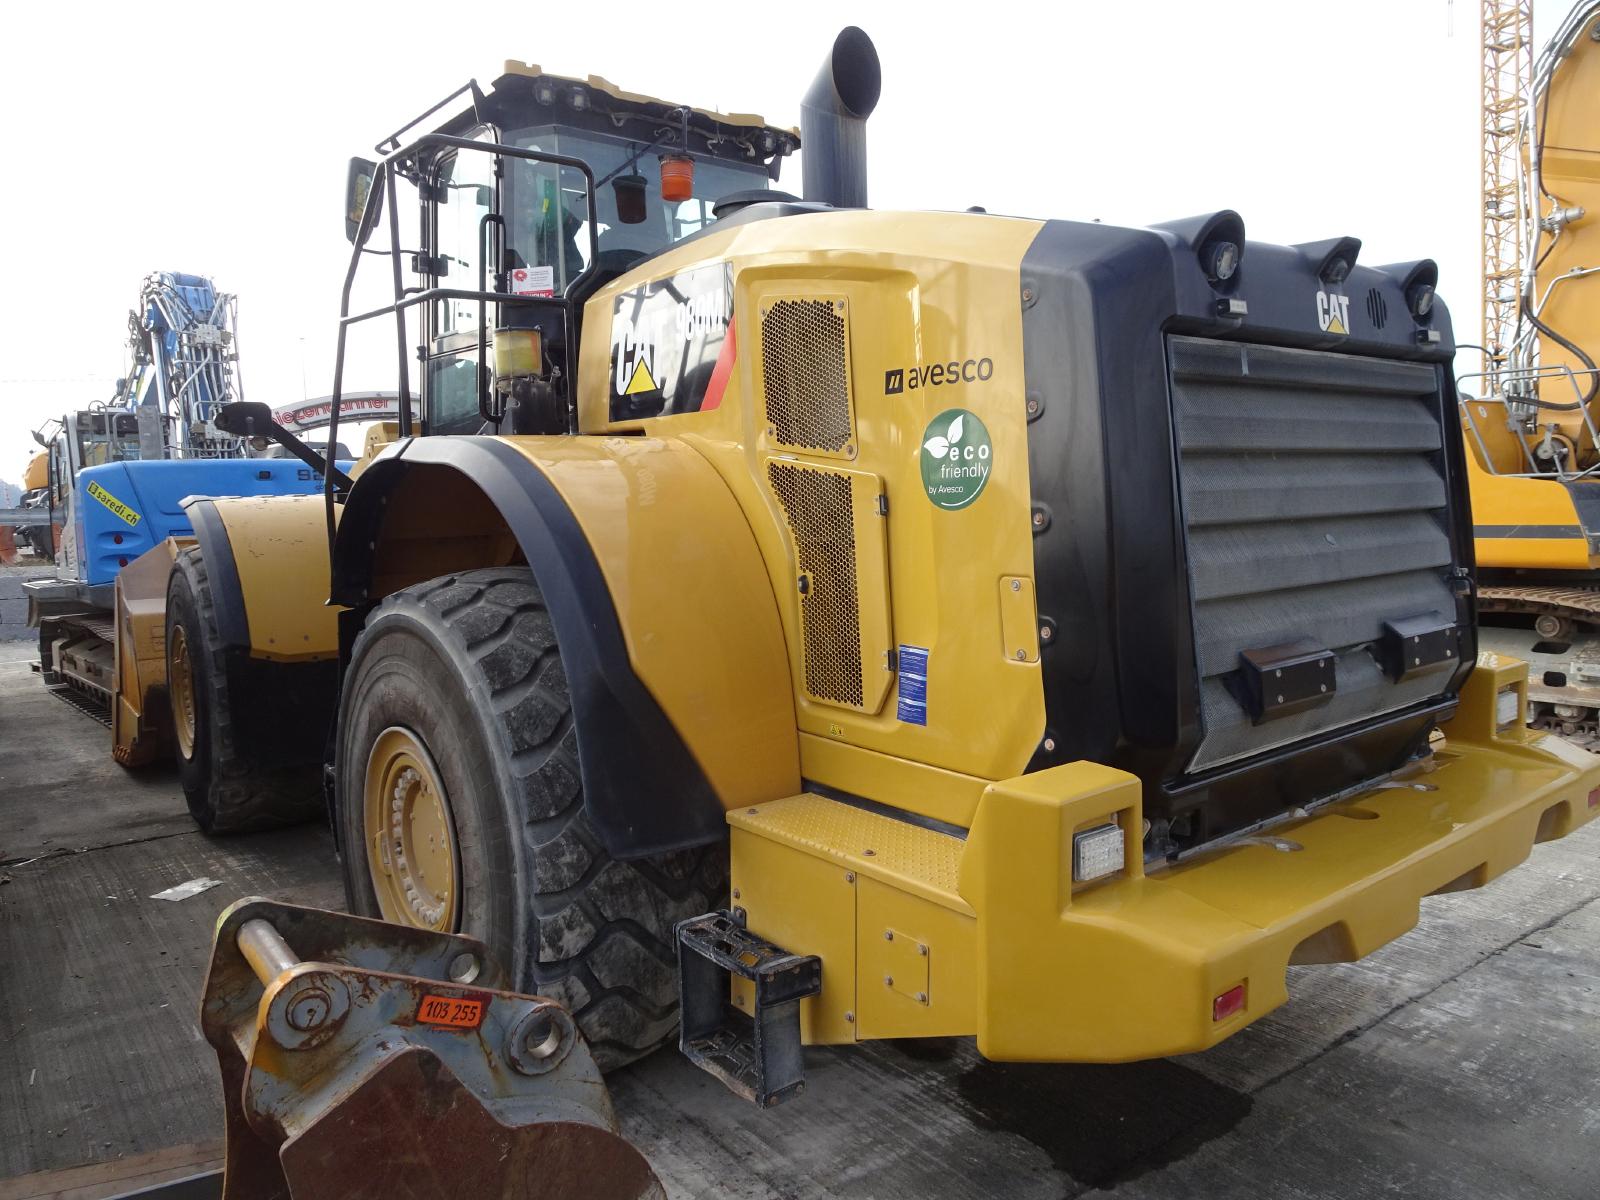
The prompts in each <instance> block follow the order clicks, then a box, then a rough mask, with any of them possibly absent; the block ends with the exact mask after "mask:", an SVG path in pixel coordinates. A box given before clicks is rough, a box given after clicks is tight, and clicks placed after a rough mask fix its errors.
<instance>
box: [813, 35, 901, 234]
mask: <svg viewBox="0 0 1600 1200" xmlns="http://www.w3.org/2000/svg"><path fill="white" fill-rule="evenodd" d="M882 86H883V73H882V71H881V70H880V69H879V67H878V51H877V49H876V48H875V47H874V46H873V44H872V39H871V38H869V37H868V36H867V35H866V34H865V33H863V32H862V31H861V30H860V29H857V28H856V27H855V26H854V25H851V26H848V27H847V28H846V29H844V30H843V31H842V32H841V33H840V34H839V36H838V37H836V38H834V39H833V49H832V51H830V52H829V54H828V57H827V58H826V59H825V60H824V61H823V63H822V69H821V70H820V71H818V72H817V77H816V79H814V80H813V81H812V83H811V88H810V90H809V91H807V92H806V94H805V98H804V99H803V100H801V101H800V163H801V173H802V176H803V179H804V191H805V198H806V199H807V200H820V201H822V202H823V203H825V204H831V205H833V206H834V207H835V208H865V207H866V206H867V118H868V117H870V116H871V115H872V110H873V109H874V108H876V107H877V106H878V93H879V91H880V90H881V89H882Z"/></svg>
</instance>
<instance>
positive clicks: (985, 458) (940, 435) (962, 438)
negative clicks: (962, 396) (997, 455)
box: [921, 408, 993, 510]
mask: <svg viewBox="0 0 1600 1200" xmlns="http://www.w3.org/2000/svg"><path fill="white" fill-rule="evenodd" d="M921 457H922V484H923V486H924V487H925V488H927V489H928V499H929V500H931V501H932V502H933V503H934V504H935V505H936V506H937V507H939V508H943V509H949V510H954V509H958V508H965V507H966V506H967V505H969V504H971V503H972V502H973V501H974V500H976V499H977V498H978V496H979V495H980V494H981V493H982V492H983V488H984V485H985V484H987V483H988V482H989V470H990V468H991V467H992V466H993V461H992V460H993V450H992V448H991V447H990V445H989V431H988V429H986V428H985V427H984V424H983V422H982V421H980V420H979V419H978V416H977V414H976V413H971V412H968V411H967V410H966V409H964V408H947V409H945V411H944V412H942V413H940V414H939V415H938V416H937V417H935V418H934V419H933V420H932V421H930V422H929V423H928V428H927V429H926V430H925V431H924V432H923V435H922V456H921Z"/></svg>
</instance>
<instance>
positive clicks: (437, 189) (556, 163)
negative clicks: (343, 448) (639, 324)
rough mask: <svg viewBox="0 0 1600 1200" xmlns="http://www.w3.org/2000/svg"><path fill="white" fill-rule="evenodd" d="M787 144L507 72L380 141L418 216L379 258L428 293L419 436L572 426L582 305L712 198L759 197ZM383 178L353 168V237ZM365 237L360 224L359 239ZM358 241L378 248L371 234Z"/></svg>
mask: <svg viewBox="0 0 1600 1200" xmlns="http://www.w3.org/2000/svg"><path fill="white" fill-rule="evenodd" d="M462 95H466V96H467V97H468V98H469V100H470V104H469V106H468V107H467V109H466V110H465V111H464V112H462V113H460V114H459V115H457V116H456V117H454V118H452V119H451V120H449V121H447V122H445V123H444V124H443V125H441V126H439V127H438V129H437V130H436V131H435V134H434V135H427V136H423V137H421V138H418V139H416V140H414V141H413V142H412V147H414V148H415V150H416V152H415V153H414V154H412V153H409V150H410V148H405V149H403V147H405V142H404V138H405V137H406V135H407V134H408V131H409V130H410V129H412V128H414V127H415V126H416V125H418V124H419V123H420V122H421V121H422V120H424V119H426V118H427V117H428V116H429V115H431V113H432V112H435V111H438V110H439V109H441V108H443V107H445V105H447V104H449V103H450V102H451V101H452V100H454V99H456V98H457V97H459V96H462ZM437 135H444V137H443V138H440V137H438V136H437ZM440 143H444V144H440ZM465 143H471V144H470V145H469V144H465ZM799 144H800V139H799V135H798V133H797V132H796V131H794V130H782V129H777V128H774V127H772V126H769V125H768V124H766V122H765V121H763V120H762V118H760V117H758V116H753V115H749V114H722V113H714V112H708V111H705V110H702V109H691V108H688V107H686V106H683V105H675V104H671V103H669V102H667V101H662V100H656V99H653V98H651V97H648V96H640V95H635V94H632V93H628V92H623V91H621V90H620V89H618V88H617V87H615V86H614V85H613V84H611V83H609V82H607V81H606V80H604V79H601V78H600V77H598V76H593V75H591V76H589V77H588V78H587V79H581V80H580V79H570V78H565V77H562V76H557V75H548V74H545V73H544V72H543V71H542V70H540V68H538V67H536V66H530V65H527V64H524V63H517V62H508V63H507V64H506V65H505V70H504V73H503V74H502V75H501V76H500V77H499V78H498V79H496V80H495V81H494V84H493V86H492V87H491V88H490V89H489V91H488V92H487V93H485V92H483V91H481V90H480V89H479V88H478V87H477V85H476V84H475V83H469V84H468V85H467V86H466V87H464V88H462V89H460V90H459V91H458V92H456V93H455V94H453V95H452V96H450V97H447V98H446V99H445V100H444V101H443V102H441V103H440V104H439V105H436V106H435V107H434V109H432V110H430V112H429V113H424V114H423V116H422V117H420V118H418V120H417V121H414V122H412V123H411V125H408V126H406V127H404V128H402V129H401V130H399V131H397V132H396V133H395V134H394V135H392V136H391V137H389V138H387V139H385V141H384V142H382V143H380V144H379V146H378V149H379V152H380V153H383V154H385V155H386V164H385V165H391V164H392V166H393V170H394V174H395V175H396V176H397V177H399V178H401V179H404V180H406V181H409V182H410V183H412V184H414V185H415V188H416V194H417V202H418V207H419V209H420V212H419V216H420V228H419V230H418V234H416V235H407V234H405V233H401V234H400V235H399V236H400V237H401V238H402V239H405V240H407V242H408V244H407V246H406V249H405V252H404V253H399V252H398V251H397V248H394V247H391V248H390V250H389V251H388V252H389V253H396V254H397V257H398V259H399V262H400V265H401V266H402V267H408V268H409V269H410V271H411V273H412V275H413V277H414V278H413V282H412V287H411V291H412V292H413V293H414V292H416V291H418V290H426V291H428V292H431V293H433V295H432V296H431V297H430V298H428V299H427V300H426V302H423V303H418V304H416V305H415V307H417V308H420V310H421V315H420V320H419V321H417V322H413V323H412V325H411V326H410V329H411V330H413V331H418V332H420V345H419V346H418V355H417V357H418V358H419V359H420V360H421V364H422V371H421V374H422V381H421V382H422V387H421V392H422V420H423V431H424V432H427V433H430V434H432V433H454V434H463V433H466V434H472V433H478V432H480V431H488V430H498V431H502V432H514V433H565V432H569V431H570V430H572V429H573V428H574V427H575V426H574V420H575V418H574V404H575V395H574V392H573V389H572V387H571V383H570V381H571V377H572V374H573V369H574V366H575V364H576V362H577V342H578V338H579V335H580V333H581V328H580V326H581V321H582V316H583V305H584V302H585V301H586V300H587V299H588V298H589V297H590V296H592V295H593V294H594V293H595V292H596V291H597V290H598V289H599V288H601V287H603V286H605V285H606V284H607V283H609V282H611V281H612V280H614V279H616V278H618V277H619V276H621V275H622V274H624V273H626V272H627V271H629V270H631V269H633V268H634V267H635V266H637V265H638V264H639V263H641V262H643V261H644V260H645V259H647V258H649V257H651V256H652V255H654V254H657V253H659V252H660V251H662V250H665V249H668V248H669V247H671V246H673V245H676V244H677V243H678V242H680V241H682V240H683V239H684V238H687V237H689V236H691V235H693V234H695V233H697V232H699V231H700V230H701V229H704V228H705V227H706V226H707V225H709V224H710V223H711V222H712V220H713V219H715V213H714V209H715V208H716V206H717V204H718V202H719V201H722V200H724V199H725V198H729V197H736V196H741V197H743V196H749V195H750V194H752V193H757V194H761V195H765V194H768V193H767V189H769V188H770V187H771V186H772V183H773V182H774V181H775V180H777V178H778V174H779V168H780V166H781V164H782V160H783V159H784V158H785V157H787V156H788V155H789V154H791V153H793V152H794V151H795V150H796V149H797V148H798V147H799ZM479 146H481V147H482V149H481V150H480V149H479V148H478V147H479ZM382 171H383V168H382V167H379V166H378V165H377V164H374V163H370V162H367V161H366V160H362V159H356V160H353V161H352V163H351V175H350V188H349V191H348V193H347V196H346V200H347V205H346V214H347V215H346V225H347V232H348V233H349V234H350V236H351V238H352V240H356V239H357V238H358V236H359V234H360V229H359V226H360V223H361V219H362V214H363V212H364V209H365V205H366V203H367V194H368V190H369V189H370V188H373V187H377V188H379V189H380V192H379V195H378V197H377V207H378V209H380V210H381V209H382V206H383V203H384V196H385V194H389V193H386V192H385V191H384V190H382V189H383V188H384V184H383V183H382V182H381V179H382ZM375 180H377V182H374V181H375ZM773 194H776V193H773ZM743 202H744V203H749V201H748V200H744V201H743ZM379 215H382V214H381V212H380V214H379ZM404 219H405V218H404V217H403V215H402V218H401V220H402V222H403V221H404ZM391 220H392V218H390V217H387V216H385V217H384V218H383V223H389V222H391ZM379 223H380V222H379V220H378V218H377V216H369V220H368V222H367V224H368V225H369V227H370V226H374V225H377V224H379ZM399 227H400V228H403V224H402V225H401V226H399ZM392 228H395V226H394V225H393V224H391V229H392ZM410 236H416V237H418V238H419V239H420V245H421V249H420V250H419V251H416V252H412V250H411V246H413V245H416V244H417V243H416V242H410V241H409V237H410ZM374 240H375V241H376V242H377V243H378V244H379V245H381V244H382V242H383V240H384V237H383V233H382V232H381V231H380V232H379V233H378V235H377V237H376V238H375V239H374ZM380 252H381V251H380ZM484 293H489V294H492V295H493V296H494V299H493V300H487V299H484V298H482V297H483V294H484ZM501 297H505V298H506V299H501ZM399 299H400V297H398V296H397V300H399ZM372 315H378V314H372ZM497 418H498V419H497Z"/></svg>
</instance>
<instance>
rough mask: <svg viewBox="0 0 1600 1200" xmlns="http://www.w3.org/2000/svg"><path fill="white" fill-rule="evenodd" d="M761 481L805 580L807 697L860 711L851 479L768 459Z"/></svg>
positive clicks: (802, 610)
mask: <svg viewBox="0 0 1600 1200" xmlns="http://www.w3.org/2000/svg"><path fill="white" fill-rule="evenodd" d="M767 476H768V479H769V480H770V481H771V483H772V490H773V493H774V494H775V495H776V496H777V497H778V503H779V504H781V505H782V506H783V512H784V515H785V516H786V517H787V518H788V520H789V529H790V531H791V532H792V534H793V536H794V546H795V556H796V558H797V560H798V563H799V569H800V573H801V578H802V580H803V581H804V590H803V591H802V592H801V594H800V624H801V633H802V636H803V639H804V646H805V675H806V692H807V693H808V694H809V695H811V696H813V697H815V698H816V699H818V700H830V701H832V702H834V703H835V704H846V705H849V706H851V707H853V708H861V707H863V706H864V705H863V686H862V675H861V607H860V597H859V593H858V590H857V581H856V535H855V523H854V520H853V512H854V508H853V497H852V495H851V486H852V484H851V479H850V476H849V475H846V474H844V473H843V472H840V471H826V470H818V469H815V468H808V467H802V466H798V465H796V464H794V463H784V462H769V463H768V464H767Z"/></svg>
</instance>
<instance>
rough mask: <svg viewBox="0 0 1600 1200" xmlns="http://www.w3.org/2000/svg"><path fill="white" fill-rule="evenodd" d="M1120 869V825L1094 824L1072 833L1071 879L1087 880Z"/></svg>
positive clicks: (1083, 881)
mask: <svg viewBox="0 0 1600 1200" xmlns="http://www.w3.org/2000/svg"><path fill="white" fill-rule="evenodd" d="M1120 870H1122V826H1121V825H1116V824H1112V825H1098V826H1096V827H1095V828H1093V829H1085V830H1084V831H1083V832H1081V833H1075V834H1073V835H1072V879H1073V882H1074V883H1088V882H1089V881H1090V880H1091V879H1103V878H1105V877H1106V876H1107V875H1114V874H1115V873H1116V872H1118V871H1120Z"/></svg>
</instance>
